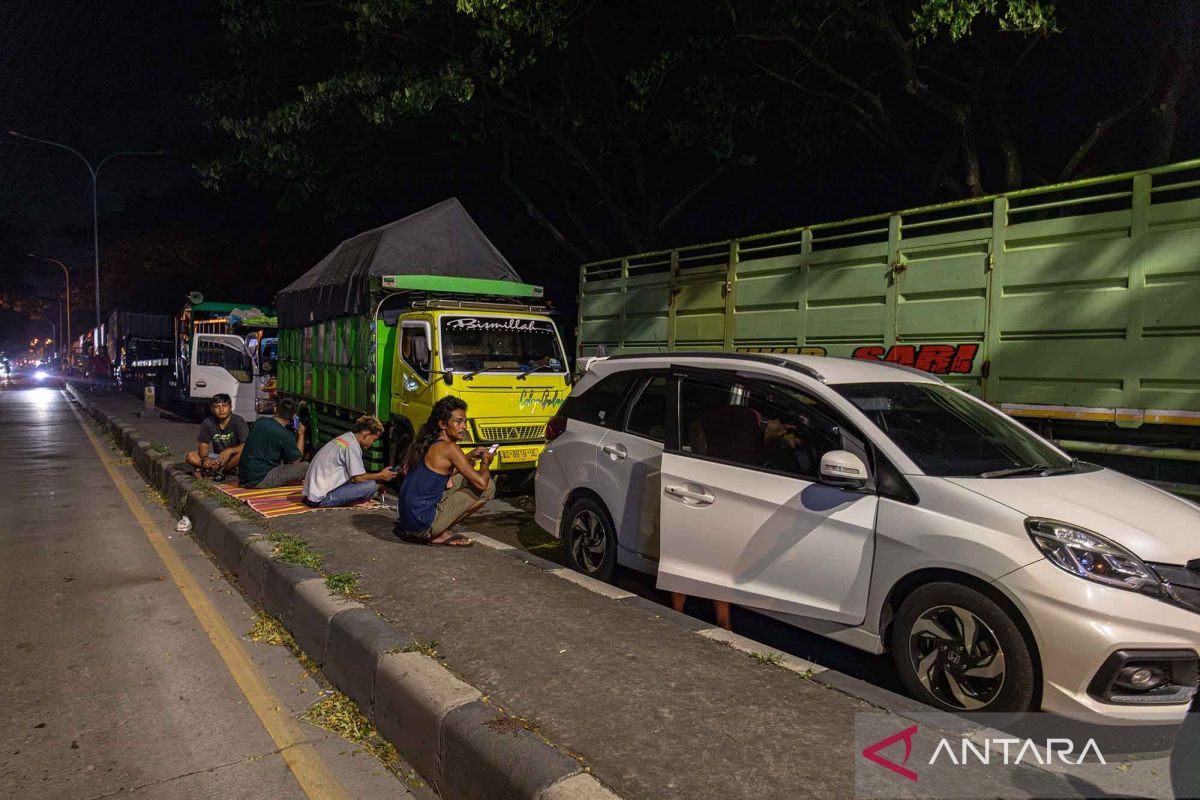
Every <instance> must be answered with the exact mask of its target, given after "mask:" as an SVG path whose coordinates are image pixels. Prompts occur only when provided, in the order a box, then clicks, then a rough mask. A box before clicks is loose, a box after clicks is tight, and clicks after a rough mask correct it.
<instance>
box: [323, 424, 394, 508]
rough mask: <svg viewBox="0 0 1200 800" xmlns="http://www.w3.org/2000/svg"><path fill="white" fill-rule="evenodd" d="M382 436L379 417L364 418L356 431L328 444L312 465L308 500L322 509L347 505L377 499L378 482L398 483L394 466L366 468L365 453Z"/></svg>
mask: <svg viewBox="0 0 1200 800" xmlns="http://www.w3.org/2000/svg"><path fill="white" fill-rule="evenodd" d="M382 435H383V423H382V422H380V421H379V419H378V418H377V417H370V416H362V417H359V418H358V419H356V420H355V421H354V428H353V429H351V430H349V431H346V432H345V433H343V434H342V435H341V436H339V437H337V438H336V439H331V440H330V441H329V442H327V443H326V444H325V446H324V447H322V448H321V449H320V450H318V451H317V454H316V455H315V456H313V460H312V463H311V464H309V467H308V474H307V475H306V476H305V478H304V499H305V501H306V502H308V503H310V504H311V505H314V506H320V507H321V508H334V507H337V506H348V505H350V504H351V503H357V502H358V501H359V500H366V499H367V498H369V497H374V496H375V494H376V492H378V491H379V486H378V485H377V482H383V483H387V482H388V481H391V480H395V478H396V473H395V471H394V470H393V469H392V468H391V467H384V468H383V469H381V470H379V471H378V472H367V468H366V467H365V466H363V452H364V451H365V450H370V449H371V445H373V444H375V440H376V439H378V438H379V437H380V436H382Z"/></svg>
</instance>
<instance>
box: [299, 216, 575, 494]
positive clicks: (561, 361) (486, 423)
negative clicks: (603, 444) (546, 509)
mask: <svg viewBox="0 0 1200 800" xmlns="http://www.w3.org/2000/svg"><path fill="white" fill-rule="evenodd" d="M278 306H279V312H280V317H279V322H280V330H279V364H278V383H277V393H276V396H277V397H291V398H293V399H296V400H299V401H302V402H303V404H304V409H305V413H306V414H307V420H308V426H307V427H308V432H309V435H310V439H309V445H310V446H312V447H314V448H315V447H320V446H321V445H323V444H325V443H326V442H328V441H329V440H330V439H332V438H334V437H336V436H339V435H340V434H342V433H344V432H345V431H347V430H349V429H350V427H351V426H352V425H353V423H354V420H355V419H356V418H357V417H358V416H360V415H363V414H370V415H374V416H377V417H379V419H380V420H381V421H382V422H383V423H384V428H385V433H384V436H383V438H381V439H380V440H379V441H378V442H377V443H376V444H375V445H374V447H373V448H372V449H371V451H370V452H369V453H367V454H365V456H366V457H365V459H364V461H365V463H366V465H367V467H368V469H371V470H378V469H381V468H382V467H384V466H389V465H396V464H399V463H400V462H401V461H402V460H403V453H404V451H405V449H406V448H407V446H408V444H409V442H411V441H412V437H413V433H414V431H415V430H417V429H419V428H420V426H421V425H422V424H423V423H424V422H425V420H426V419H427V418H428V417H429V412H430V410H431V408H432V406H433V404H434V403H435V402H437V401H438V400H440V399H441V398H443V397H447V396H455V397H458V398H460V399H462V400H464V401H465V402H466V403H467V406H468V408H467V414H468V422H469V424H468V437H469V443H470V444H469V446H470V447H474V446H476V445H478V444H498V445H500V447H499V450H498V451H497V454H496V460H495V461H494V462H493V463H492V470H493V471H494V472H498V473H500V474H506V475H507V476H509V477H510V478H512V479H515V480H520V479H524V478H527V477H528V476H529V475H531V474H532V471H533V468H534V466H535V465H536V463H537V458H538V456H539V455H540V454H541V451H542V448H543V447H544V446H545V427H546V422H547V421H548V420H549V418H550V417H551V416H552V415H553V414H554V411H555V410H556V409H557V408H558V406H559V405H560V404H561V403H562V401H563V400H565V399H566V396H567V394H568V393H569V392H570V387H571V375H570V371H569V365H568V363H567V358H566V355H565V353H564V352H563V347H562V341H561V339H560V337H559V335H558V329H557V327H556V326H555V324H554V321H553V319H552V318H551V316H550V314H549V310H548V309H547V308H546V307H545V306H544V305H543V303H542V290H541V287H538V286H533V285H530V284H526V283H522V282H521V281H520V279H519V278H518V276H517V274H516V272H515V271H514V270H513V268H512V267H511V265H509V263H508V262H507V261H506V260H505V259H504V256H502V255H501V254H500V253H499V251H497V250H496V249H495V248H494V247H493V246H492V244H491V242H489V241H488V240H487V238H486V237H485V236H484V235H483V233H482V231H480V230H479V229H478V228H477V227H476V226H475V224H474V222H473V221H472V220H471V218H470V217H469V216H468V215H467V213H466V211H465V210H464V209H463V208H462V206H461V205H459V203H458V201H457V200H448V201H445V202H443V203H440V204H438V205H436V206H433V207H431V208H429V209H426V210H425V211H422V212H418V213H417V214H414V215H412V216H409V217H405V218H404V219H402V220H397V221H396V222H393V223H391V224H390V225H386V226H384V227H382V228H377V229H375V230H372V231H366V232H365V233H362V234H359V235H357V236H355V237H353V238H351V239H347V240H346V241H344V242H342V243H341V244H340V245H338V247H337V248H335V249H334V250H333V252H331V253H330V254H329V255H328V256H326V257H325V259H323V260H322V261H321V262H320V263H319V264H317V265H316V266H315V267H313V268H312V269H311V270H309V271H308V272H307V273H305V274H304V275H303V276H301V277H300V278H299V279H298V280H296V281H295V282H294V283H292V284H291V285H290V286H289V287H287V288H286V289H284V290H283V291H282V292H280V293H279V295H278ZM518 476H519V477H518Z"/></svg>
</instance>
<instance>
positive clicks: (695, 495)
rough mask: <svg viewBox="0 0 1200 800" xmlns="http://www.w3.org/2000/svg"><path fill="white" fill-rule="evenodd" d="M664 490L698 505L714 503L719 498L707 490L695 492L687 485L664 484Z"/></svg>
mask: <svg viewBox="0 0 1200 800" xmlns="http://www.w3.org/2000/svg"><path fill="white" fill-rule="evenodd" d="M663 491H664V492H666V493H667V494H669V495H671V496H673V497H678V498H680V499H681V500H683V501H684V502H685V503H688V504H694V505H698V506H707V505H712V502H713V501H714V500H716V499H717V498H715V497H713V496H712V495H711V494H709V493H708V492H706V491H703V490H701V491H699V492H694V491H692V490H691V489H689V488H688V487H686V486H664V487H663Z"/></svg>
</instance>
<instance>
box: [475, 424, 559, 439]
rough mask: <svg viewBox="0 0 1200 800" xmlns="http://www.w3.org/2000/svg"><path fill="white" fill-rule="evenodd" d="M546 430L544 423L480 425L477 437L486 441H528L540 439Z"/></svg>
mask: <svg viewBox="0 0 1200 800" xmlns="http://www.w3.org/2000/svg"><path fill="white" fill-rule="evenodd" d="M545 432H546V425H545V423H538V424H536V425H530V424H529V423H526V422H522V423H520V424H513V425H504V424H495V425H480V426H479V438H480V439H481V440H482V441H487V442H520V441H529V440H530V439H541V438H542V436H543V435H544V434H545Z"/></svg>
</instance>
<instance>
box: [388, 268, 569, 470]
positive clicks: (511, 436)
mask: <svg viewBox="0 0 1200 800" xmlns="http://www.w3.org/2000/svg"><path fill="white" fill-rule="evenodd" d="M441 280H453V281H454V282H455V283H456V284H457V287H455V288H457V289H458V291H456V292H448V291H443V293H442V294H443V295H444V296H443V297H441V298H438V297H434V298H431V299H417V300H413V301H411V302H409V303H404V302H403V299H402V298H401V299H400V302H401V303H402V307H401V308H399V309H392V310H393V311H396V312H398V313H394V314H392V313H389V309H387V308H385V309H384V311H383V319H384V322H385V324H387V325H388V326H389V327H393V328H394V335H395V339H396V346H395V347H394V348H393V349H392V354H391V360H392V368H391V391H390V401H389V411H390V417H391V420H392V422H393V428H394V430H395V434H396V435H395V436H394V442H392V443H391V444H392V447H391V448H390V449H391V451H392V452H394V453H395V454H396V456H397V460H398V456H399V454H400V453H402V452H403V449H404V448H405V447H407V445H408V442H410V441H411V440H412V435H413V432H414V431H415V430H416V429H418V428H420V426H421V425H422V424H423V423H424V422H425V420H426V419H428V417H429V412H430V409H431V408H432V407H433V404H434V403H436V402H437V401H438V400H441V399H442V398H443V397H451V396H453V397H458V398H460V399H461V400H463V401H464V402H466V404H467V418H468V425H467V428H468V435H469V437H470V447H476V446H478V445H480V444H487V445H490V444H499V445H500V448H499V450H498V451H497V454H496V459H495V460H494V461H493V462H492V469H493V470H498V471H502V472H503V471H510V470H525V469H532V468H533V467H534V466H536V464H537V459H538V456H539V455H540V454H541V452H542V448H543V447H544V446H545V430H546V423H547V422H548V421H549V419H550V417H551V416H553V415H554V412H555V410H556V409H557V408H558V406H559V405H561V404H562V402H563V401H564V400H565V399H566V397H567V394H568V393H569V392H570V390H571V374H570V372H569V370H568V366H567V360H566V356H565V353H564V349H563V345H562V340H561V339H560V338H559V334H558V329H557V327H556V326H555V324H554V321H553V320H552V319H551V318H550V316H549V314H548V311H547V309H546V308H545V307H543V306H540V305H533V304H528V303H522V302H520V299H521V298H520V297H511V296H510V297H509V298H508V302H505V301H504V299H502V298H503V297H504V296H503V295H495V294H493V295H478V296H477V298H470V297H468V298H465V299H464V298H463V295H464V294H467V293H466V292H464V291H462V290H463V289H465V288H477V289H480V290H482V291H492V292H494V291H496V290H497V289H503V290H505V291H507V292H520V293H521V294H528V295H529V299H533V296H534V295H535V294H538V295H540V292H541V290H540V287H535V286H529V285H528V284H511V283H510V284H507V285H506V286H503V287H496V286H476V287H470V286H469V285H470V284H473V283H477V282H475V281H470V280H468V279H441ZM412 282H413V280H412V279H411V278H410V279H409V280H408V281H405V278H404V276H385V277H384V279H383V283H384V286H385V287H389V286H390V287H392V288H395V287H397V286H399V285H405V284H406V283H407V284H411V283H412ZM439 282H440V281H439ZM480 283H485V284H492V283H494V282H491V281H483V282H480ZM451 297H454V298H457V299H450V298H451ZM385 305H387V303H386V302H385Z"/></svg>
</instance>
